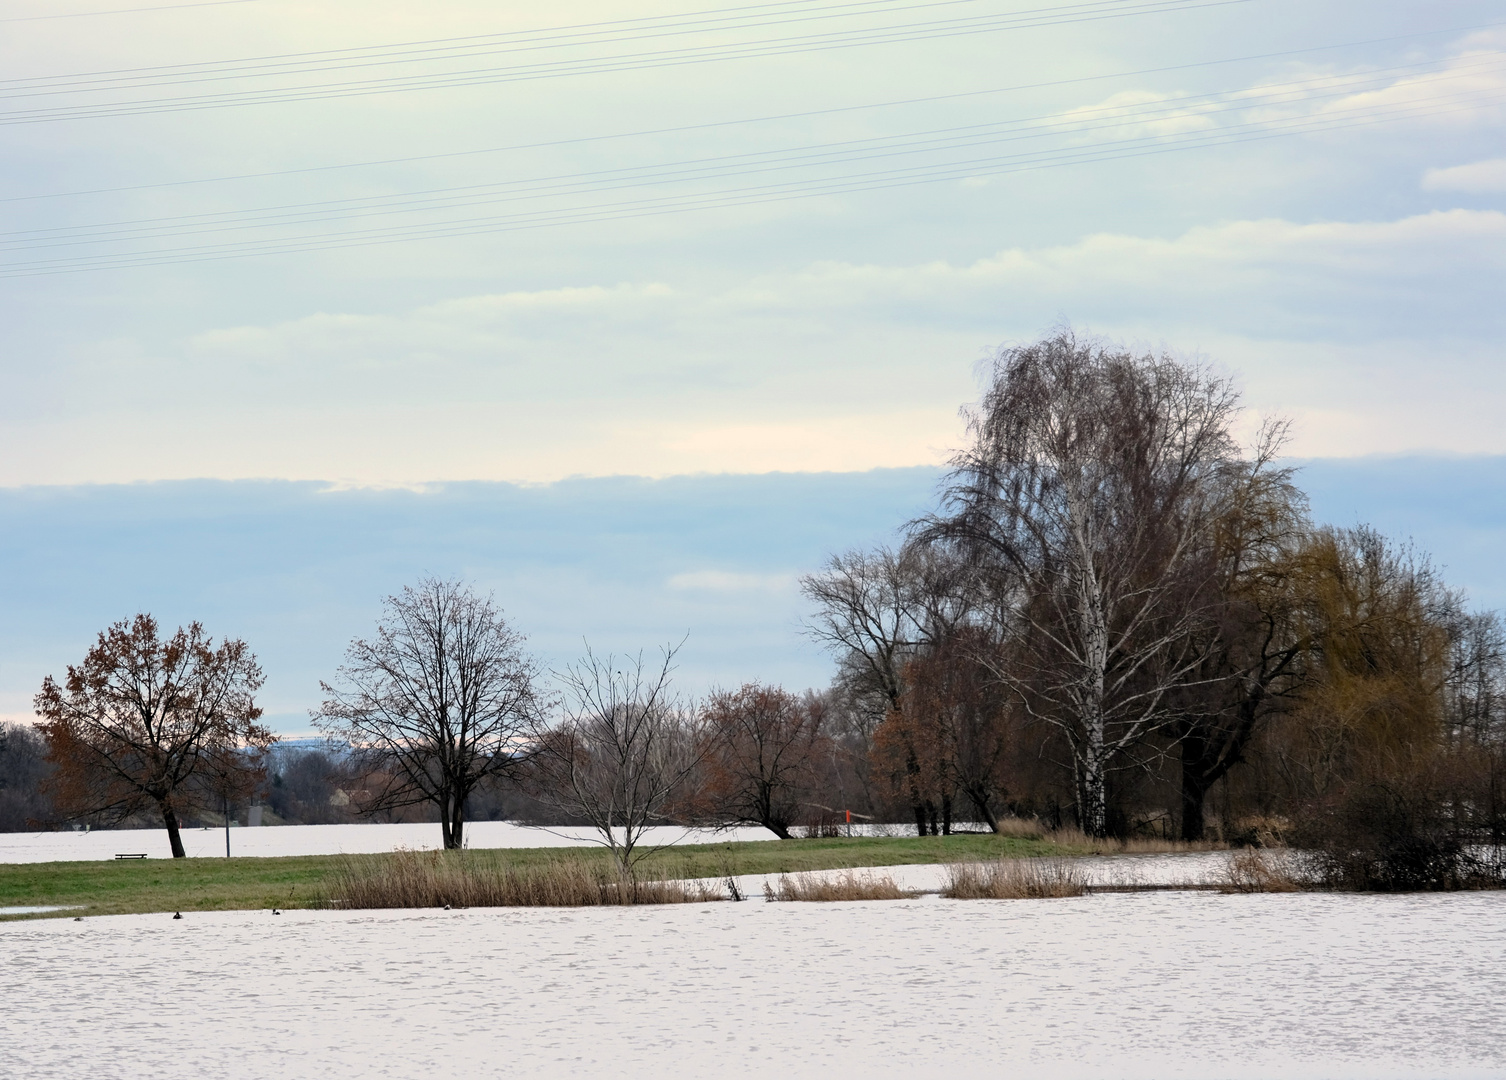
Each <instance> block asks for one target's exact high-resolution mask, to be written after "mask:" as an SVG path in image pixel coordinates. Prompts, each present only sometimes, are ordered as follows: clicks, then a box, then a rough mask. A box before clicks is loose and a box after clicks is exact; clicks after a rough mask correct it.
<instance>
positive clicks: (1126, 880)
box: [737, 851, 1229, 898]
mask: <svg viewBox="0 0 1506 1080" xmlns="http://www.w3.org/2000/svg"><path fill="white" fill-rule="evenodd" d="M1065 861H1068V862H1071V863H1072V864H1073V865H1074V866H1077V867H1080V868H1081V869H1082V870H1084V871H1085V872H1086V878H1087V882H1088V884H1090V885H1097V886H1148V887H1151V888H1165V887H1169V886H1178V885H1186V886H1192V887H1198V886H1204V885H1210V884H1215V883H1217V882H1218V881H1219V880H1220V879H1221V877H1222V875H1223V873H1224V870H1225V868H1226V867H1227V866H1228V863H1229V853H1228V852H1226V851H1199V852H1190V853H1185V854H1182V853H1178V854H1169V855H1166V854H1163V855H1089V856H1080V857H1067V858H1065ZM848 873H855V874H857V875H859V876H860V877H861V876H865V875H867V876H877V877H888V878H890V879H892V880H893V881H894V884H896V885H897V886H899V887H900V888H901V889H907V890H911V891H918V892H936V891H937V890H939V889H940V888H941V887H942V886H943V885H944V884H946V880H947V867H946V864H944V863H915V864H911V865H905V866H877V867H872V868H863V869H857V870H851V871H849V870H817V871H811V872H809V874H806V875H800V876H810V877H815V878H840V877H842V876H843V875H845V874H848ZM777 878H778V875H777V874H767V875H766V874H744V875H741V876H739V877H738V878H737V887H738V888H739V889H740V890H741V891H742V893H743V894H744V895H745V896H748V897H749V898H754V897H761V896H762V895H763V885H764V881H765V880H769V881H770V883H771V884H772V883H773V882H774V881H775V880H776V879H777Z"/></svg>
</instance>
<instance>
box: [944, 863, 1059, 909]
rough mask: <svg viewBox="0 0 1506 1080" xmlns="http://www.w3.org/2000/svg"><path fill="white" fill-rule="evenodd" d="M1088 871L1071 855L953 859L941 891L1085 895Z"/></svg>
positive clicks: (975, 896) (981, 896)
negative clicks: (973, 860) (979, 860)
mask: <svg viewBox="0 0 1506 1080" xmlns="http://www.w3.org/2000/svg"><path fill="white" fill-rule="evenodd" d="M1087 891H1088V873H1087V870H1085V869H1084V868H1083V867H1082V866H1081V865H1079V864H1077V863H1073V862H1070V861H1069V860H1067V859H1000V860H998V861H997V862H988V863H953V864H952V865H951V866H949V867H947V881H946V885H944V886H943V887H942V890H941V895H942V896H946V897H950V898H951V899H953V900H1026V899H1044V898H1048V897H1060V896H1082V895H1083V894H1084V893H1086V892H1087Z"/></svg>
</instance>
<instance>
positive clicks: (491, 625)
mask: <svg viewBox="0 0 1506 1080" xmlns="http://www.w3.org/2000/svg"><path fill="white" fill-rule="evenodd" d="M384 608H385V610H384V612H383V616H382V620H381V622H380V623H379V624H378V625H377V631H376V636H375V637H374V638H372V639H371V640H370V641H367V640H363V639H357V640H355V641H353V642H351V644H350V647H349V649H347V650H346V654H345V664H344V665H343V666H341V668H340V669H339V673H338V678H337V680H336V684H335V685H331V684H329V683H321V684H320V686H321V687H322V688H323V690H324V692H325V694H326V695H328V696H327V698H326V700H325V702H324V704H323V705H322V706H321V707H320V708H319V709H317V710H315V711H314V712H313V713H312V717H313V719H314V722H315V723H316V724H317V725H318V726H319V727H320V728H321V729H322V730H323V731H324V732H325V733H326V734H327V735H330V736H332V737H335V738H337V739H340V740H343V741H345V742H348V743H349V744H350V745H351V747H352V748H353V749H354V750H355V752H356V754H357V757H358V759H359V761H360V762H361V764H362V766H363V769H364V772H365V775H366V776H367V778H368V782H369V783H371V784H372V785H373V786H372V787H371V788H369V789H368V791H367V794H366V795H365V796H364V797H363V800H362V803H361V809H363V810H365V811H368V812H369V811H374V810H380V809H389V808H395V807H399V806H412V805H417V804H422V803H432V804H433V805H434V807H435V808H436V809H437V810H438V812H439V827H440V835H441V838H442V840H443V842H444V846H445V848H446V849H447V850H452V849H457V848H460V847H462V846H464V842H465V804H466V799H467V798H468V797H469V796H470V794H471V792H473V791H474V790H475V789H476V788H477V787H478V786H479V785H480V784H482V783H483V782H485V781H486V780H487V779H488V778H490V777H494V776H499V775H507V774H511V773H513V772H515V771H516V770H517V769H518V767H519V764H520V760H521V759H522V758H523V757H524V756H525V755H526V751H527V746H528V737H529V734H530V733H531V732H532V731H533V730H534V728H535V726H536V724H537V721H538V718H539V717H540V715H541V714H542V712H543V711H544V708H545V705H546V702H544V701H543V699H542V695H541V693H540V690H539V687H538V683H539V678H540V669H539V666H538V664H537V662H536V661H535V660H533V659H532V658H531V657H530V656H529V655H528V654H527V653H526V652H525V651H524V648H523V646H524V638H523V636H522V635H521V634H520V633H518V632H517V631H516V630H514V629H513V628H512V627H511V626H510V625H508V623H507V621H506V620H505V619H504V618H503V616H502V612H501V611H499V610H498V609H497V607H496V605H495V604H494V603H493V601H492V599H491V597H489V596H485V597H483V596H479V595H477V594H476V593H475V592H474V591H472V590H471V589H470V588H469V587H468V586H467V585H465V584H464V583H463V582H460V581H441V580H437V579H432V578H430V579H426V580H424V581H423V582H421V583H420V584H419V586H418V588H416V589H415V588H411V587H410V588H404V589H403V591H402V593H401V595H398V596H390V597H388V598H387V600H386V601H385V604H384Z"/></svg>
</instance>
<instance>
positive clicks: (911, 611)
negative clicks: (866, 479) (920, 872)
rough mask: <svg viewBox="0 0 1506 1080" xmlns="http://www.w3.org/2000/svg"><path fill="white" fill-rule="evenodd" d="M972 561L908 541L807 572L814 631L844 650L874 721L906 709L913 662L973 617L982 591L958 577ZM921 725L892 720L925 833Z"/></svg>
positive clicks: (927, 814)
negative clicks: (972, 608)
mask: <svg viewBox="0 0 1506 1080" xmlns="http://www.w3.org/2000/svg"><path fill="white" fill-rule="evenodd" d="M965 570H966V567H965V565H964V564H962V563H960V562H958V561H957V560H955V559H951V558H949V557H948V556H947V553H946V552H945V551H944V550H942V549H941V548H939V547H927V546H921V545H906V546H905V547H903V548H901V549H900V550H899V551H897V552H896V551H891V550H889V549H888V548H880V549H879V550H878V551H875V552H873V553H871V554H870V553H861V552H849V553H848V554H846V555H838V556H834V557H833V558H832V559H831V560H830V561H829V562H828V563H827V565H826V567H825V568H824V569H822V570H821V571H820V572H819V573H815V574H808V575H806V576H805V577H804V578H802V579H801V589H802V591H803V592H804V593H805V595H806V597H807V598H808V599H810V600H811V601H813V602H814V603H815V604H816V608H817V616H816V621H815V622H814V623H813V624H812V625H811V627H810V632H811V634H812V635H813V636H814V637H815V638H816V639H817V640H819V641H821V642H823V643H825V644H826V645H827V646H828V647H829V648H830V649H832V650H833V651H834V652H835V653H836V654H837V657H838V663H839V671H840V673H841V676H842V677H843V678H844V681H846V683H847V688H848V690H849V692H850V693H852V695H853V697H854V698H855V699H856V702H857V703H858V704H859V705H860V706H866V709H867V711H868V712H869V713H870V714H871V722H872V726H873V729H874V730H875V731H876V730H877V728H878V727H879V725H880V724H882V723H883V722H884V721H885V720H886V719H888V718H889V717H890V716H891V714H894V713H897V712H900V711H902V709H903V708H904V698H905V670H906V665H907V664H909V663H910V661H911V660H913V659H914V658H915V657H916V656H917V655H919V653H920V652H921V650H923V649H924V648H926V647H927V646H928V645H930V644H933V643H935V642H936V641H939V640H941V639H942V638H944V637H946V636H947V635H948V634H949V633H951V632H952V631H953V630H954V629H955V628H956V627H958V626H959V625H962V624H963V623H964V622H965V621H966V619H967V618H968V612H969V605H970V603H971V600H972V598H973V596H974V595H975V594H974V593H973V592H972V591H971V590H969V589H967V588H964V587H961V586H960V583H959V581H958V577H959V575H960V574H962V573H963V572H965ZM915 730H917V729H915V728H913V727H911V726H909V725H904V724H901V725H898V726H894V725H891V732H892V733H894V734H896V735H897V737H898V739H899V742H898V744H897V746H898V749H899V756H900V761H901V764H900V768H901V770H902V777H903V778H902V780H901V783H902V784H903V786H904V789H905V793H906V795H907V797H908V799H909V802H910V807H911V811H912V812H913V814H914V816H915V824H916V829H917V830H918V832H919V833H920V835H922V836H924V835H925V834H926V832H927V831H928V829H929V828H930V826H931V823H932V819H933V818H935V817H936V816H937V815H936V812H935V811H936V807H935V805H934V803H935V799H934V798H932V797H931V795H930V793H929V791H928V789H927V785H926V784H925V783H924V782H923V780H924V774H925V773H926V769H925V767H924V766H925V763H924V761H923V760H922V759H923V757H924V755H923V754H922V749H923V748H922V747H920V746H919V745H917V744H915V743H914V742H913V741H911V740H910V735H911V734H912V732H914V731H915Z"/></svg>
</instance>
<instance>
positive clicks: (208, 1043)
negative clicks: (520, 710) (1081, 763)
mask: <svg viewBox="0 0 1506 1080" xmlns="http://www.w3.org/2000/svg"><path fill="white" fill-rule="evenodd" d="M0 1000H3V1001H4V1002H5V1003H6V1005H5V1008H4V1009H3V1010H0V1075H5V1076H26V1077H76V1076H89V1077H91V1078H96V1080H110V1078H115V1077H121V1078H135V1077H141V1076H152V1077H160V1078H163V1080H176V1078H185V1080H186V1078H194V1080H201V1078H202V1080H213V1078H220V1077H224V1078H239V1077H245V1076H278V1077H289V1078H303V1077H310V1078H319V1080H343V1078H346V1077H352V1078H353V1077H393V1078H403V1080H408V1078H412V1077H416V1076H426V1075H435V1076H439V1075H443V1076H467V1077H472V1076H474V1077H480V1076H504V1075H505V1076H508V1077H515V1076H516V1077H587V1076H589V1077H595V1076H606V1075H609V1076H613V1077H627V1078H636V1077H664V1076H675V1077H680V1076H686V1077H711V1076H723V1075H733V1076H738V1075H758V1074H770V1075H777V1076H780V1077H783V1078H802V1077H816V1076H823V1077H824V1076H856V1077H907V1078H908V1077H931V1076H940V1075H946V1076H949V1077H955V1078H957V1080H962V1078H969V1077H1000V1076H1042V1077H1044V1076H1050V1077H1067V1078H1071V1077H1109V1076H1112V1077H1197V1078H1200V1080H1203V1078H1214V1077H1272V1076H1281V1077H1297V1078H1301V1077H1356V1078H1358V1077H1366V1078H1372V1077H1435V1078H1436V1077H1482V1076H1502V1075H1506V1040H1502V1038H1501V1035H1500V1033H1501V1032H1502V1031H1503V1030H1506V894H1503V893H1464V894H1451V895H1428V896H1415V895H1414V896H1384V897H1376V896H1353V895H1329V894H1293V895H1242V896H1223V895H1218V894H1213V893H1186V892H1179V893H1114V894H1099V895H1095V896H1088V897H1082V898H1077V899H1067V900H1033V901H1032V900H1013V901H1011V900H1005V901H950V900H941V899H939V898H936V897H925V898H921V899H917V900H907V901H887V902H872V903H854V904H798V903H789V904H734V903H716V904H696V905H675V906H666V907H643V908H594V909H589V908H588V909H557V908H555V909H539V908H534V909H520V908H513V909H491V910H471V911H422V912H416V911H405V912H335V911H318V912H315V911H287V912H284V913H283V914H281V915H273V914H272V913H271V912H266V911H261V912H223V913H212V914H201V913H185V915H184V917H183V919H182V920H181V921H174V920H173V918H172V916H171V915H166V914H164V915H147V916H117V917H110V918H95V919H89V920H86V921H84V922H74V921H72V920H58V921H51V920H49V921H44V922H16V923H6V924H3V925H0Z"/></svg>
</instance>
